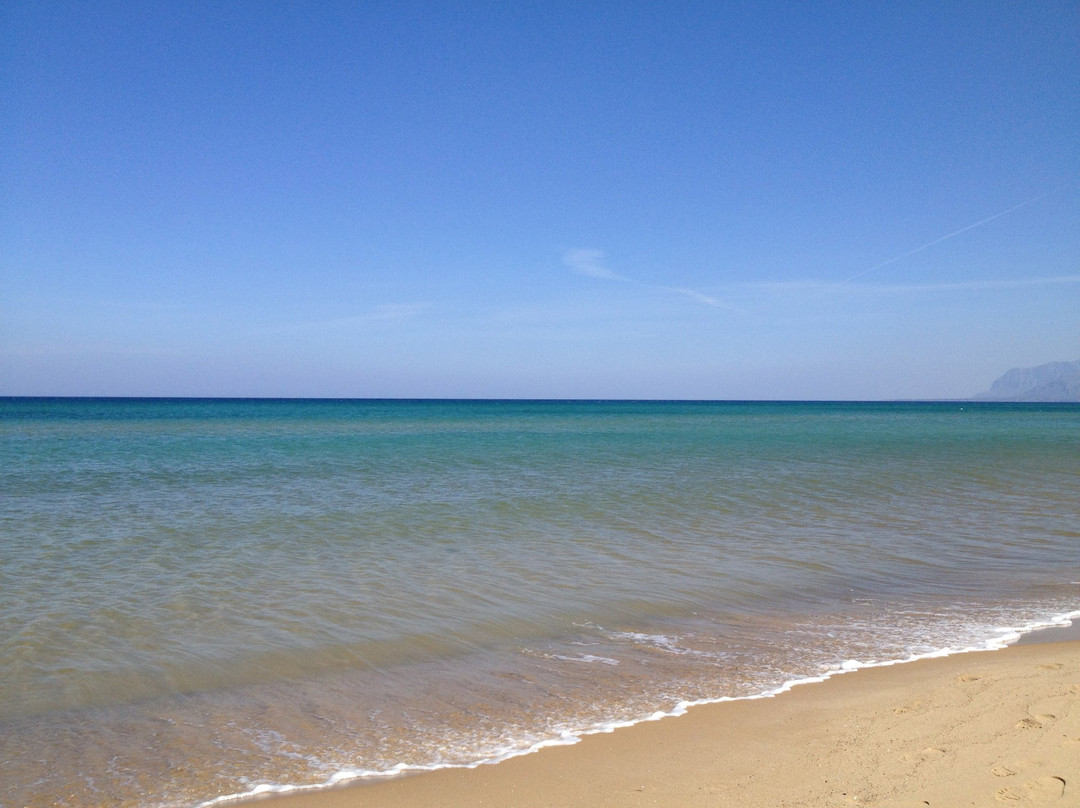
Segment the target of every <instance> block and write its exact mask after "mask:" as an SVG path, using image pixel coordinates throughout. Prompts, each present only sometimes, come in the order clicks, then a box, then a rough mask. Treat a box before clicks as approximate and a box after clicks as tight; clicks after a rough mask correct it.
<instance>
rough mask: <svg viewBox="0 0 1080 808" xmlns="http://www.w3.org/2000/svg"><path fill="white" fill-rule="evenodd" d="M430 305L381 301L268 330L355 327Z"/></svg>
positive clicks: (406, 314) (410, 314)
mask: <svg viewBox="0 0 1080 808" xmlns="http://www.w3.org/2000/svg"><path fill="white" fill-rule="evenodd" d="M430 307H431V304H430V303H427V302H419V303H381V304H379V305H376V306H372V307H371V308H369V309H367V310H366V311H363V312H360V313H359V314H353V315H349V316H347V317H331V318H327V319H325V320H303V321H300V322H293V323H286V324H283V325H281V326H278V327H276V328H271V329H269V330H270V331H274V332H280V331H289V332H291V331H326V330H335V329H343V328H344V329H347V328H356V327H359V326H363V325H367V324H370V323H373V322H385V321H389V320H405V319H408V318H411V317H416V316H418V315H420V314H422V313H423V312H424V311H425V310H427V309H428V308H430Z"/></svg>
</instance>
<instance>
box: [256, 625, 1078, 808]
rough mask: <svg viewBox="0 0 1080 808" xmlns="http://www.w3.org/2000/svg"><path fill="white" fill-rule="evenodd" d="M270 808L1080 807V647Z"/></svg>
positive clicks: (822, 693)
mask: <svg viewBox="0 0 1080 808" xmlns="http://www.w3.org/2000/svg"><path fill="white" fill-rule="evenodd" d="M259 804H260V805H266V806H267V808H270V807H271V806H272V807H273V808H372V807H373V806H379V807H380V808H383V807H385V808H405V807H407V808H437V807H438V806H447V808H451V807H452V808H467V806H491V807H492V808H526V807H527V808H539V807H540V806H590V808H598V807H599V806H629V807H630V808H636V806H670V808H676V807H678V808H692V807H693V806H743V807H745V808H754V807H755V806H761V807H762V808H766V807H767V808H782V807H784V806H815V807H821V806H851V805H874V806H891V807H892V808H921V807H922V806H927V805H929V806H932V808H960V807H962V806H1014V805H1015V806H1021V805H1054V806H1074V807H1075V806H1080V642H1075V641H1074V642H1057V643H1046V644H1036V645H1021V646H1014V647H1011V648H1008V649H1005V650H1003V651H991V652H981V653H968V654H960V655H956V656H952V657H947V658H942V659H932V660H924V661H920V662H914V663H910V664H905V665H895V666H891V667H883V668H870V669H864V670H861V671H858V672H855V673H848V674H843V675H841V676H837V677H834V678H833V679H831V680H829V681H827V682H824V683H821V684H810V685H805V686H800V687H796V688H795V689H793V690H792V691H790V692H788V693H785V694H783V695H780V696H778V697H776V698H771V699H759V700H754V701H742V702H728V703H723V704H715V705H708V706H703V707H697V708H694V709H692V710H690V712H689V713H688V714H687V715H684V716H681V717H677V718H668V719H664V720H662V721H656V722H650V723H645V724H639V725H637V726H635V727H631V728H627V729H622V730H618V731H616V732H614V733H610V734H606V735H596V736H590V737H587V738H585V739H584V740H583V741H582V742H581V743H579V744H576V745H574V746H565V747H551V748H548V749H545V750H543V751H541V752H539V753H537V754H533V755H527V756H524V757H519V758H514V759H512V760H508V761H505V762H503V763H500V764H497V765H490V766H481V767H479V768H477V769H473V770H442V771H437V772H430V773H425V774H419V775H413V776H409V777H403V778H399V779H396V780H389V781H382V782H375V783H370V784H362V785H359V786H354V787H349V788H343V789H338V790H333V791H322V792H313V793H306V794H298V795H290V796H283V797H275V798H270V799H268V800H267V801H266V802H261V803H259Z"/></svg>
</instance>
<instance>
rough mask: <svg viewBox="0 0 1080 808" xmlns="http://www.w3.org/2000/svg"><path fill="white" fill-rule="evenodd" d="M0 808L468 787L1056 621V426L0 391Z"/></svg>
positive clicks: (1070, 473) (1066, 528)
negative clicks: (420, 781) (672, 722)
mask: <svg viewBox="0 0 1080 808" xmlns="http://www.w3.org/2000/svg"><path fill="white" fill-rule="evenodd" d="M0 470H2V471H0V503H2V504H0V805H2V806H5V807H6V808H13V807H14V806H22V805H75V806H89V805H100V804H104V803H109V804H116V805H144V806H146V805H163V806H184V805H199V804H201V803H203V802H205V801H208V800H212V799H214V798H216V797H219V796H221V795H226V794H241V793H245V792H249V791H251V790H252V789H254V788H256V787H258V786H260V784H276V785H287V784H293V785H314V784H320V783H327V782H331V781H333V780H334V779H335V778H342V777H351V776H367V775H372V774H374V773H378V772H387V771H394V770H397V769H398V768H400V767H402V766H419V767H431V766H440V765H468V764H471V763H475V762H477V761H479V760H484V759H497V758H499V757H503V756H505V755H507V754H512V753H515V752H517V751H521V750H525V749H528V748H530V746H532V745H535V744H537V743H541V742H544V741H548V740H551V739H558V738H560V737H562V738H567V737H569V735H568V733H575V732H581V731H587V730H589V729H595V728H599V727H604V726H609V725H611V724H612V723H615V722H620V721H633V720H637V719H641V718H643V717H645V716H648V715H650V714H652V713H654V712H656V711H658V710H661V711H670V710H672V709H674V708H675V707H676V705H678V704H679V703H680V702H685V701H696V700H707V699H713V698H720V697H725V696H740V695H741V696H746V695H753V694H755V693H761V692H765V691H768V690H770V689H772V688H775V687H777V686H779V685H781V684H782V683H783V682H785V681H787V680H789V679H793V678H799V677H808V676H816V675H820V674H821V673H823V672H825V671H829V670H835V669H837V668H839V667H840V666H842V665H843V664H844V663H845V662H846V661H850V660H857V661H859V662H863V663H866V662H871V661H882V660H887V659H904V658H908V657H910V656H912V655H918V654H926V653H932V652H934V651H937V650H940V649H954V650H955V649H960V648H967V647H991V646H993V645H994V644H995V643H998V642H1000V641H1001V640H1002V639H1003V638H1006V637H1008V636H1009V635H1010V632H1011V631H1015V630H1017V629H1024V628H1030V627H1032V626H1034V625H1038V624H1041V623H1046V622H1051V621H1053V620H1054V619H1055V618H1059V617H1060V616H1061V615H1063V614H1066V613H1071V612H1074V611H1076V610H1077V609H1080V584H1078V583H1077V582H1080V406H1078V405H1045V406H1040V405H1003V404H971V403H940V404H939V403H933V404H923V403H912V404H835V403H827V404H822V403H678V402H671V403H654V402H451V401H262V400H258V401H237V400H221V401H217V400H214V401H202V400H118V399H117V400H112V399H102V400H90V399H2V400H0Z"/></svg>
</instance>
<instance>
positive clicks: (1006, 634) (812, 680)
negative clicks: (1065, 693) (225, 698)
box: [198, 610, 1080, 808]
mask: <svg viewBox="0 0 1080 808" xmlns="http://www.w3.org/2000/svg"><path fill="white" fill-rule="evenodd" d="M1077 619H1080V610H1076V611H1070V612H1065V613H1062V614H1058V615H1054V616H1051V617H1050V618H1048V619H1046V620H1039V621H1034V622H1030V623H1027V624H1025V625H1023V626H1020V627H1002V628H999V629H997V630H996V633H994V634H993V635H992V636H990V637H988V638H987V639H986V640H984V641H983V642H979V643H975V644H971V645H965V646H962V647H945V648H938V649H934V650H932V651H927V652H924V653H918V654H911V655H909V656H907V657H904V658H897V659H886V660H880V661H873V660H871V661H861V660H856V659H848V660H844V661H843V662H841V663H840V664H839V665H837V666H836V667H835V668H831V669H829V670H827V671H825V672H823V673H820V674H817V675H808V676H802V677H797V678H794V679H789V680H787V681H785V682H783V683H782V684H780V685H779V686H777V687H772V688H768V689H766V690H763V691H761V692H759V693H754V694H751V695H746V696H718V697H715V698H707V699H696V700H680V701H678V702H676V703H675V704H674V705H673V706H672V707H671V708H670V709H667V710H656V711H654V712H652V713H651V714H649V715H647V716H644V717H642V718H637V719H629V720H621V721H608V722H602V723H598V724H594V725H592V726H589V727H584V728H577V729H572V728H566V729H562V730H560V731H559V732H558V733H557V734H555V735H553V736H552V737H549V738H544V739H541V740H538V741H535V742H533V743H530V744H528V745H518V746H515V745H507V746H505V747H502V748H499V749H495V750H492V752H491V753H489V754H487V755H485V756H483V757H480V758H478V759H475V760H471V761H462V762H440V763H432V764H426V765H424V764H409V763H398V764H396V765H394V766H392V767H390V768H387V769H382V770H374V769H345V770H342V771H339V772H336V773H335V774H333V775H332V776H331V777H330V778H328V779H327V780H326V781H325V782H323V783H316V784H309V785H299V784H288V783H261V784H259V785H257V786H255V787H253V788H252V789H251V790H249V791H244V792H239V793H236V794H226V795H222V796H219V797H215V798H214V799H211V800H207V801H206V802H203V803H200V804H199V806H198V808H210V806H215V805H222V804H226V803H231V802H239V801H242V800H246V799H250V798H253V797H257V796H260V795H265V794H284V793H292V792H304V791H319V790H323V789H327V788H332V787H334V786H340V785H343V784H346V783H349V782H353V781H358V780H365V779H386V778H392V777H398V776H401V775H404V774H410V773H420V772H429V771H437V770H439V769H476V768H478V767H480V766H488V765H493V764H497V763H502V762H503V761H506V760H509V759H511V758H515V757H521V756H523V755H529V754H533V753H534V752H539V751H540V750H541V749H546V748H548V747H551V746H571V745H573V744H576V743H579V742H580V741H581V739H582V738H584V737H586V736H589V735H600V734H607V733H611V732H614V731H616V730H618V729H625V728H628V727H632V726H635V725H637V724H641V723H645V722H650V721H660V720H662V719H665V718H675V717H678V716H682V715H685V714H686V713H687V712H688V711H689V710H690V709H691V708H693V707H700V706H705V705H709V704H722V703H725V702H732V701H753V700H758V699H770V698H775V697H776V696H779V695H782V694H784V693H788V692H790V691H791V690H793V689H794V688H796V687H801V686H805V685H810V684H820V683H821V682H825V681H827V680H829V679H831V678H832V677H834V676H839V675H842V674H846V673H853V672H855V671H858V670H862V669H864V668H878V667H887V666H892V665H902V664H906V663H909V662H917V661H919V660H923V659H936V658H941V657H947V656H953V655H956V654H967V653H975V652H985V651H997V650H1001V649H1003V648H1005V647H1007V646H1009V645H1011V644H1012V643H1014V642H1016V641H1017V640H1018V639H1020V637H1021V636H1023V635H1025V634H1029V633H1031V632H1033V631H1039V630H1041V629H1046V628H1061V627H1068V626H1070V625H1072V623H1073V621H1074V620H1077ZM611 634H612V635H613V636H617V637H621V638H623V639H628V640H633V641H635V642H643V643H648V644H651V645H655V646H657V647H659V648H663V649H665V650H671V651H672V652H673V653H683V652H686V651H688V650H690V649H682V648H679V647H678V646H677V645H676V643H677V642H678V639H679V638H677V637H675V638H672V637H669V636H667V635H661V634H645V633H637V632H611ZM584 657H592V655H588V654H586V655H582V657H578V658H567V659H569V661H604V660H602V658H599V657H593V658H592V659H589V660H586V659H584ZM612 661H614V660H612Z"/></svg>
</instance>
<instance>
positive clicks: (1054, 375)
mask: <svg viewBox="0 0 1080 808" xmlns="http://www.w3.org/2000/svg"><path fill="white" fill-rule="evenodd" d="M976 398H979V399H983V400H985V401H1080V360H1077V361H1075V362H1050V363H1048V364H1046V365H1039V366H1038V367H1034V368H1013V369H1012V370H1010V371H1008V372H1007V373H1005V374H1004V375H1003V376H1001V378H999V379H998V380H997V381H995V382H994V383H993V384H992V385H990V389H989V390H988V391H986V392H985V393H982V394H980V395H978V396H976Z"/></svg>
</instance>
